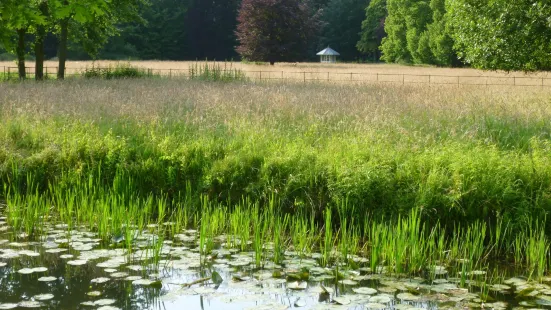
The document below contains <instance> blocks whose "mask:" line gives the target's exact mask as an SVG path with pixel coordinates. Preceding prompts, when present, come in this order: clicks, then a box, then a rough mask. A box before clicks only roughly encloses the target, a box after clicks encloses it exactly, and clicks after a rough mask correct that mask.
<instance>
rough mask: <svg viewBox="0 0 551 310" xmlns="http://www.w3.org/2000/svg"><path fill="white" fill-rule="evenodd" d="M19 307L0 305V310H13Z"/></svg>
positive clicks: (15, 305)
mask: <svg viewBox="0 0 551 310" xmlns="http://www.w3.org/2000/svg"><path fill="white" fill-rule="evenodd" d="M17 307H19V305H18V304H0V309H1V310H5V309H15V308H17Z"/></svg>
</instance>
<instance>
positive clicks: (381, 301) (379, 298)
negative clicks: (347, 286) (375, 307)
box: [369, 295, 390, 304]
mask: <svg viewBox="0 0 551 310" xmlns="http://www.w3.org/2000/svg"><path fill="white" fill-rule="evenodd" d="M369 301H370V302H373V303H379V304H386V303H389V302H390V297H388V296H386V295H377V296H373V297H371V299H370V300H369Z"/></svg>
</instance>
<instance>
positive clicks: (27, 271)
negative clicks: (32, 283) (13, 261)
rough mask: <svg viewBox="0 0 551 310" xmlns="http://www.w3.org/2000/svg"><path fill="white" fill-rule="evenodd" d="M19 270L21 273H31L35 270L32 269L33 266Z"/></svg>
mask: <svg viewBox="0 0 551 310" xmlns="http://www.w3.org/2000/svg"><path fill="white" fill-rule="evenodd" d="M17 272H18V273H20V274H31V273H33V272H34V271H33V270H32V268H23V269H19V270H17Z"/></svg>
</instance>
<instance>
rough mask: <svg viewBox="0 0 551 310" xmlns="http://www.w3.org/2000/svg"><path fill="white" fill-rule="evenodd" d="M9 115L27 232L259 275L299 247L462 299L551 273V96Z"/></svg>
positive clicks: (1, 130) (16, 206) (247, 101)
mask: <svg viewBox="0 0 551 310" xmlns="http://www.w3.org/2000/svg"><path fill="white" fill-rule="evenodd" d="M0 113H1V115H0V117H1V119H2V120H3V121H2V122H1V123H0V144H1V145H2V147H1V148H0V178H1V179H2V181H3V184H4V186H3V191H2V197H3V198H2V199H3V200H5V201H6V204H7V206H8V207H7V212H8V220H9V223H10V225H11V226H12V227H14V229H15V230H17V231H21V232H25V233H26V234H29V235H37V236H38V235H40V231H39V229H40V228H39V226H37V225H35V224H36V223H38V222H40V221H41V220H44V219H48V218H52V219H56V220H60V221H62V222H64V223H67V224H68V227H72V226H74V225H77V226H78V225H89V227H90V229H92V230H96V231H97V232H98V233H99V235H100V236H102V237H103V238H109V237H112V236H117V235H120V234H125V233H129V230H128V229H127V228H128V227H137V228H138V229H146V228H147V227H156V228H155V229H157V233H159V234H160V235H161V236H164V235H168V236H174V235H176V234H177V233H178V232H180V231H182V229H184V228H197V230H198V231H199V232H200V241H199V242H200V249H201V254H202V255H208V254H209V253H211V252H212V250H213V249H214V248H215V247H216V244H218V243H216V242H214V241H215V239H217V238H224V240H226V242H225V246H227V247H230V248H239V249H241V250H250V251H254V252H255V264H256V265H257V266H258V267H262V266H264V265H265V264H266V262H268V261H274V262H278V261H280V260H281V257H282V256H281V253H283V252H285V251H286V250H289V249H291V250H293V251H296V252H297V253H301V254H302V255H306V254H309V255H312V254H316V255H319V259H320V262H321V264H322V265H324V266H350V265H353V264H358V263H361V262H362V261H363V260H362V259H360V258H365V259H367V261H368V266H369V267H370V268H371V270H372V271H373V272H377V271H384V272H388V273H392V274H396V275H399V276H400V275H404V276H407V275H412V274H428V275H431V276H432V277H437V276H438V270H439V267H438V266H440V265H451V266H454V268H457V270H459V272H460V275H461V277H462V283H463V284H464V285H466V284H468V283H471V282H472V281H473V280H474V279H478V278H477V277H480V276H482V275H484V274H485V273H486V271H487V270H488V268H489V266H490V264H491V262H492V261H493V260H495V259H500V260H505V261H508V262H514V263H516V264H518V265H519V266H522V268H525V269H526V270H529V274H530V275H531V276H534V277H542V276H544V275H545V274H546V272H547V270H549V257H548V253H547V252H548V249H549V239H548V235H549V233H548V227H547V226H546V225H545V222H546V220H545V219H546V217H545V216H546V214H547V213H548V212H549V210H550V208H551V200H550V199H549V197H550V194H551V165H550V158H549V156H548V154H549V151H551V145H550V143H549V137H550V136H549V135H550V133H551V128H550V125H549V124H550V123H549V120H550V115H551V108H550V105H549V93H548V92H547V91H545V90H541V89H522V90H521V89H486V88H483V89H480V88H471V87H469V88H464V87H453V88H452V87H432V88H426V87H418V86H402V85H398V86H397V85H371V86H362V87H359V86H353V85H341V86H327V85H318V84H306V85H285V84H278V85H274V84H250V83H247V82H231V83H219V82H208V81H183V80H182V81H179V80H157V79H152V80H120V81H119V80H111V81H102V80H88V81H84V80H74V81H72V80H70V81H65V82H63V83H60V82H57V81H47V82H46V83H41V84H35V83H32V82H25V83H18V84H0ZM166 222H169V223H170V224H167V225H165V223H166ZM151 224H154V225H151ZM37 229H38V231H37ZM222 234H227V235H226V236H223V235H222ZM126 239H127V240H130V239H131V236H130V235H128V236H127V238H126ZM161 240H162V239H161ZM160 242H162V241H160ZM159 244H160V243H159ZM268 244H269V246H267V245H268ZM130 249H131V247H130V246H129V250H130ZM159 249H160V246H159ZM337 274H338V271H337Z"/></svg>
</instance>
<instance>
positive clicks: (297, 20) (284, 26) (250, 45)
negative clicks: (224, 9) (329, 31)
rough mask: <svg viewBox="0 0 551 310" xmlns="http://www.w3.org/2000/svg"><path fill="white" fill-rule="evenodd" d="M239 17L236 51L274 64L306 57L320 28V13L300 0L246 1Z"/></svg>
mask: <svg viewBox="0 0 551 310" xmlns="http://www.w3.org/2000/svg"><path fill="white" fill-rule="evenodd" d="M237 20H238V25H237V32H236V34H237V38H238V41H239V46H238V47H237V52H238V53H239V54H240V55H241V56H242V57H243V58H245V59H248V60H251V61H269V62H270V64H272V65H273V64H274V63H275V62H276V61H297V60H301V59H305V58H307V57H308V55H307V49H308V44H309V42H310V40H311V39H312V38H313V36H314V34H315V30H316V29H317V27H318V15H317V14H316V15H314V16H312V14H311V9H310V7H309V6H308V2H306V1H301V0H243V1H242V3H241V8H240V9H239V16H238V19H237Z"/></svg>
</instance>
